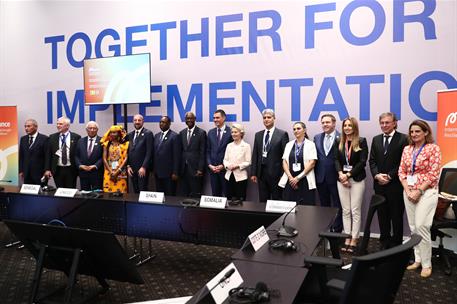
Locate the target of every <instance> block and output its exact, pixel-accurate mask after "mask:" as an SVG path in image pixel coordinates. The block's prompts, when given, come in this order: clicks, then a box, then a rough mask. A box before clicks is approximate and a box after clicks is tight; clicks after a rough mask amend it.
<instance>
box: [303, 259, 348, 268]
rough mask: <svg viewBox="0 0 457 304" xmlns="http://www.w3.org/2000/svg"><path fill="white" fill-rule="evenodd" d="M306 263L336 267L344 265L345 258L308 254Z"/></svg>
mask: <svg viewBox="0 0 457 304" xmlns="http://www.w3.org/2000/svg"><path fill="white" fill-rule="evenodd" d="M305 263H309V264H314V265H325V266H334V267H341V266H343V260H338V259H332V258H327V257H319V256H306V257H305Z"/></svg>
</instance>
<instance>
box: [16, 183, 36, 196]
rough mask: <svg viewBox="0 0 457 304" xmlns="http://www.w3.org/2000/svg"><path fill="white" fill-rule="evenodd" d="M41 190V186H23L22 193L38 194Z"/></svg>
mask: <svg viewBox="0 0 457 304" xmlns="http://www.w3.org/2000/svg"><path fill="white" fill-rule="evenodd" d="M40 188H41V187H40V185H31V184H23V185H22V187H21V191H20V193H25V194H38V193H39V192H40Z"/></svg>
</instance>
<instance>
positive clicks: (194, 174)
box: [175, 112, 206, 197]
mask: <svg viewBox="0 0 457 304" xmlns="http://www.w3.org/2000/svg"><path fill="white" fill-rule="evenodd" d="M185 119H186V125H187V127H186V128H184V129H183V130H181V131H180V132H179V135H178V140H177V144H176V146H175V148H176V149H177V150H178V153H177V155H178V156H179V158H177V165H178V166H179V171H178V172H179V192H180V194H181V195H183V196H186V197H200V195H201V194H202V188H203V174H204V172H205V160H206V132H205V130H203V129H201V128H199V127H198V126H196V125H195V121H196V119H197V118H196V117H195V114H194V113H192V112H187V113H186V115H185Z"/></svg>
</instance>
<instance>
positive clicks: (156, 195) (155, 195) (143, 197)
mask: <svg viewBox="0 0 457 304" xmlns="http://www.w3.org/2000/svg"><path fill="white" fill-rule="evenodd" d="M164 200H165V196H164V194H163V192H151V191H140V196H139V197H138V201H139V202H141V203H154V204H163V202H164Z"/></svg>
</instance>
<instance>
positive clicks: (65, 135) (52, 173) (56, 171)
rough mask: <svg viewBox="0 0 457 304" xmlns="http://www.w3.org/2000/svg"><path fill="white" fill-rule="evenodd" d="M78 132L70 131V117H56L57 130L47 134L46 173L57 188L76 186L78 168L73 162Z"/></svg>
mask: <svg viewBox="0 0 457 304" xmlns="http://www.w3.org/2000/svg"><path fill="white" fill-rule="evenodd" d="M80 138H81V136H80V135H79V134H76V133H73V132H70V119H69V118H67V117H60V118H59V119H57V132H56V133H54V134H51V135H50V136H49V148H48V153H47V156H48V157H47V159H46V169H47V170H46V173H45V175H46V176H47V177H48V178H50V177H54V182H55V184H56V186H57V187H58V188H60V187H63V188H76V177H77V176H78V169H77V167H76V162H75V151H76V144H77V143H78V140H79V139H80Z"/></svg>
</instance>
